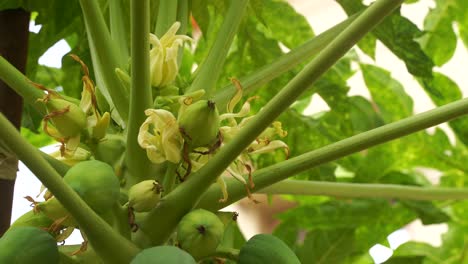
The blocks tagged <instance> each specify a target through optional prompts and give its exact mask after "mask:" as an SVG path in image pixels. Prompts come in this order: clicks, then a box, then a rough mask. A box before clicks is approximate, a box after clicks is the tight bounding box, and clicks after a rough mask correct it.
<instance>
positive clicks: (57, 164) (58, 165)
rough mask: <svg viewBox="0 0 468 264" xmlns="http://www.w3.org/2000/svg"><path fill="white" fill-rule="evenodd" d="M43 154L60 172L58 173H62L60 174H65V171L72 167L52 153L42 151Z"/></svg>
mask: <svg viewBox="0 0 468 264" xmlns="http://www.w3.org/2000/svg"><path fill="white" fill-rule="evenodd" d="M41 156H42V157H43V158H44V159H45V160H47V162H48V163H49V164H50V166H52V168H54V170H55V171H57V172H58V174H60V176H62V177H63V176H65V173H67V171H68V170H69V169H70V166H68V165H67V164H65V163H63V162H61V161H60V160H58V159H56V158H54V157H51V156H50V155H48V154H46V153H44V152H42V151H41Z"/></svg>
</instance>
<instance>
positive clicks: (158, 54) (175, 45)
mask: <svg viewBox="0 0 468 264" xmlns="http://www.w3.org/2000/svg"><path fill="white" fill-rule="evenodd" d="M179 27H180V22H175V23H174V24H173V25H172V26H171V28H169V30H168V31H167V32H166V34H164V36H162V37H161V39H159V38H158V37H157V36H156V35H153V34H150V44H151V45H152V46H153V48H152V49H151V50H150V73H151V85H153V86H158V87H162V86H165V85H167V84H169V83H171V82H172V81H174V79H175V78H176V76H177V73H178V72H179V66H178V64H177V58H178V55H179V47H180V46H182V44H183V43H184V41H186V40H192V39H191V38H190V37H188V36H184V35H176V33H177V30H179Z"/></svg>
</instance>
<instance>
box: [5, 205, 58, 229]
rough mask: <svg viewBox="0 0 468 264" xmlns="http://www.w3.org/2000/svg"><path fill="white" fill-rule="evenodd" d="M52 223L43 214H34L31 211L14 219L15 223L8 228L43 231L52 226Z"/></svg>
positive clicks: (40, 212)
mask: <svg viewBox="0 0 468 264" xmlns="http://www.w3.org/2000/svg"><path fill="white" fill-rule="evenodd" d="M53 222H54V221H53V220H52V219H50V218H49V217H47V215H45V214H44V212H42V211H39V212H35V211H34V210H31V211H29V212H27V213H25V214H23V215H22V216H20V217H19V218H18V219H16V220H15V222H13V224H11V226H10V228H15V227H19V226H32V227H37V228H42V229H43V228H48V227H49V226H50V225H52V223H53Z"/></svg>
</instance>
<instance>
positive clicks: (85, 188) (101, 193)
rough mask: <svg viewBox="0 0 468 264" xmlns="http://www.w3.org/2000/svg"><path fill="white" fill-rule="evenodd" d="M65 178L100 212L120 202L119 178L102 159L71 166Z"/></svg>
mask: <svg viewBox="0 0 468 264" xmlns="http://www.w3.org/2000/svg"><path fill="white" fill-rule="evenodd" d="M63 180H64V181H65V183H67V184H68V185H69V186H70V187H71V188H72V189H73V190H75V192H77V193H78V195H80V197H81V198H82V199H83V200H84V201H85V202H86V203H87V204H88V205H89V206H90V207H91V208H92V209H93V210H94V211H96V213H98V214H99V213H104V212H106V211H108V210H109V209H111V208H112V206H113V205H115V204H116V203H118V202H119V197H120V183H119V179H118V178H117V176H116V175H115V173H114V170H113V169H112V167H111V166H110V165H108V164H107V163H104V162H102V161H98V160H87V161H82V162H80V163H78V164H76V165H75V166H73V167H71V168H70V169H69V170H68V171H67V173H66V174H65V176H64V177H63Z"/></svg>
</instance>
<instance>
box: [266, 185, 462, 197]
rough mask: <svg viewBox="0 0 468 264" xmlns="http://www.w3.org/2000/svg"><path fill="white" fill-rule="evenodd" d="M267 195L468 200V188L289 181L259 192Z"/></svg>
mask: <svg viewBox="0 0 468 264" xmlns="http://www.w3.org/2000/svg"><path fill="white" fill-rule="evenodd" d="M258 193H266V194H288V195H324V196H334V197H343V198H388V199H408V200H428V201H434V200H460V199H468V189H467V188H462V189H456V188H443V187H415V186H406V185H397V184H369V183H340V182H320V181H298V180H285V181H281V182H278V183H275V184H273V185H271V186H268V187H266V188H264V189H261V190H259V191H258Z"/></svg>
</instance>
